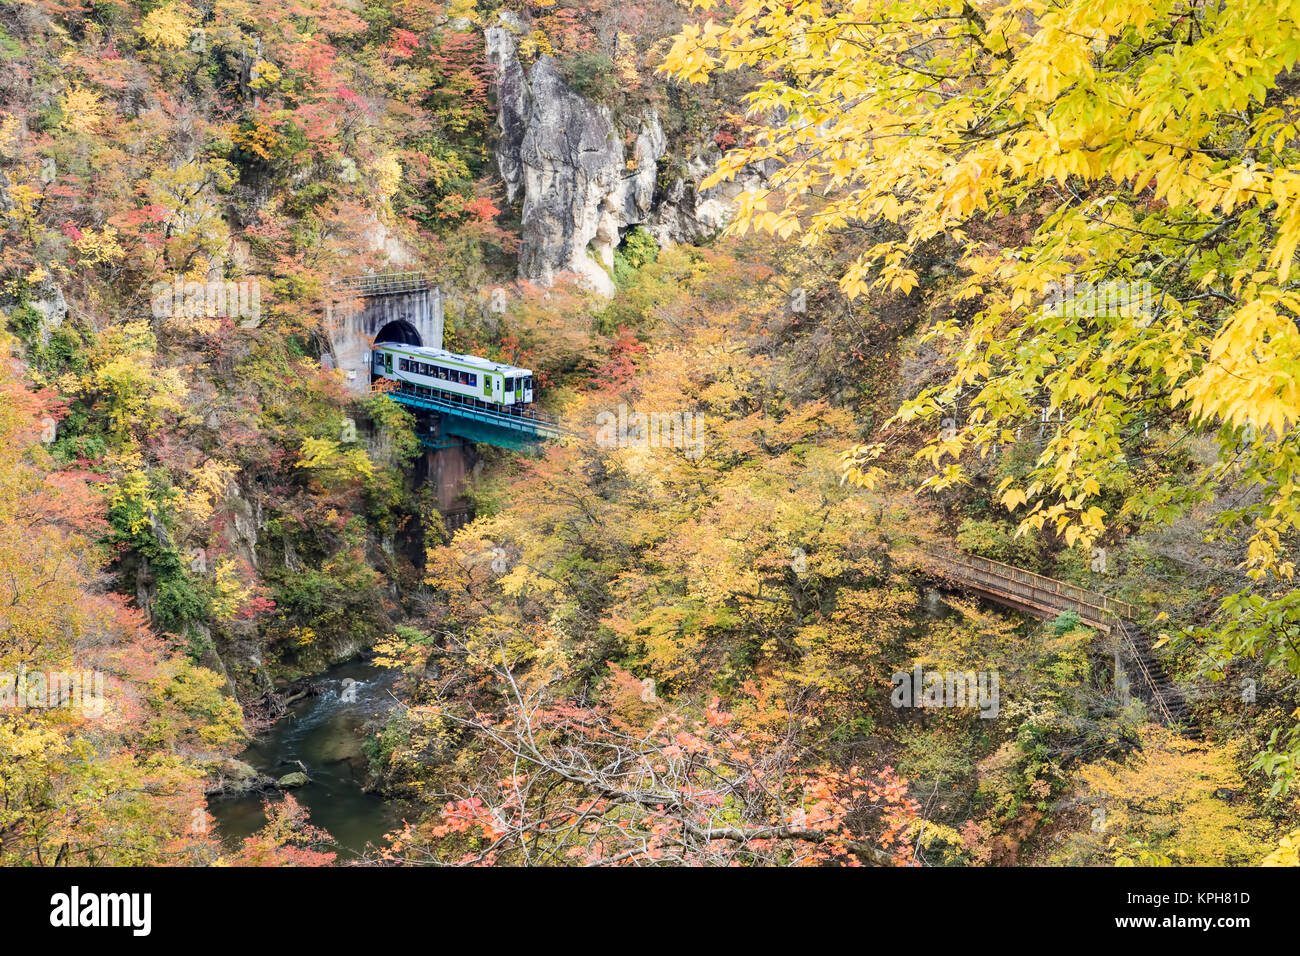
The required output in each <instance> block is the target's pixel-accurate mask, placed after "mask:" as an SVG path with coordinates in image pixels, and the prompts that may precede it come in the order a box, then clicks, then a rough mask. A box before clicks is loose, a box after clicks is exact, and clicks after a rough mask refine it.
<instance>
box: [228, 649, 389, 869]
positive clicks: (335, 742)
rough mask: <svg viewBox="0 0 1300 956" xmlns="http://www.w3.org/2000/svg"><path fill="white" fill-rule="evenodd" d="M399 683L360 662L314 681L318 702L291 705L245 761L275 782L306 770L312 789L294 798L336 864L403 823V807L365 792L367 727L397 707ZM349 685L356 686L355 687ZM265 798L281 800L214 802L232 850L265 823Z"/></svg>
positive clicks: (260, 796)
mask: <svg viewBox="0 0 1300 956" xmlns="http://www.w3.org/2000/svg"><path fill="white" fill-rule="evenodd" d="M394 677H395V672H394V671H392V670H389V669H385V668H379V667H375V666H374V665H372V664H366V663H363V662H360V661H351V662H348V663H345V664H340V665H338V666H336V667H333V668H331V669H330V670H328V671H326V672H325V673H324V674H323V675H321V676H320V677H319V678H318V679H317V681H316V683H317V684H318V686H319V687H320V689H321V692H320V693H319V694H318V695H316V696H313V697H308V698H305V699H304V700H300V701H298V702H297V703H295V704H293V705H291V706H290V708H289V713H288V714H287V715H286V716H285V717H283V718H281V719H280V720H279V721H277V722H276V723H275V724H274V725H273V726H272V727H271V728H270V729H269V730H268V731H267V732H266V733H264V734H262V735H260V736H259V737H257V739H256V740H255V741H254V742H253V743H252V744H251V745H250V746H249V747H248V749H247V750H245V751H244V753H242V754H240V759H241V760H244V761H246V762H247V763H249V764H251V765H252V766H253V767H254V768H256V769H257V770H258V771H260V772H261V773H264V774H266V775H268V776H270V777H272V778H276V779H278V778H280V777H283V776H284V775H285V774H288V773H293V772H294V771H297V770H302V769H304V768H305V769H306V773H307V775H308V776H309V777H310V778H311V782H310V783H308V784H307V785H305V786H302V787H297V788H295V789H293V790H291V791H289V792H291V793H292V794H293V795H294V798H295V799H296V800H297V801H298V802H299V803H301V804H302V805H303V806H304V807H306V808H307V809H308V811H310V814H311V823H312V825H313V826H318V827H321V828H323V829H325V830H326V831H328V832H329V834H330V836H332V837H333V838H334V841H335V844H336V846H334V847H333V849H334V850H335V851H336V852H337V853H338V858H339V862H344V861H346V860H349V859H356V858H357V857H358V856H360V855H361V854H362V853H363V852H364V851H365V850H366V849H367V847H370V848H374V847H379V846H382V845H383V844H384V840H383V837H384V834H385V833H388V832H389V831H391V830H393V829H395V828H397V827H398V826H400V825H401V823H402V816H403V811H404V810H405V809H406V807H404V806H403V805H402V804H401V803H399V802H397V801H391V800H385V799H384V798H383V797H381V796H379V795H377V794H374V793H366V792H365V791H364V790H362V786H363V785H364V783H365V779H366V758H365V755H364V754H363V753H362V750H361V745H362V742H363V740H364V735H365V728H364V725H365V723H366V722H367V721H369V720H371V719H372V718H373V717H375V716H378V715H380V714H382V713H383V712H384V711H385V710H387V709H388V708H390V707H392V706H394V704H395V702H394V700H393V698H392V696H391V694H390V691H391V688H392V684H393V679H394ZM349 680H351V681H355V683H353V684H351V686H350V687H349V686H348V685H347V682H348V681H349ZM299 762H301V764H302V766H299ZM267 797H270V799H272V800H280V799H282V794H281V793H280V792H279V791H267V792H263V793H252V794H247V795H244V796H238V797H213V798H212V799H211V800H210V801H209V810H210V811H211V813H212V815H213V817H214V818H215V819H216V823H217V828H218V831H219V832H220V833H221V836H222V839H223V841H224V842H225V843H226V844H227V845H228V846H231V847H234V846H235V845H237V843H238V841H240V840H242V839H243V838H244V837H246V836H249V835H250V834H252V833H253V832H254V831H255V830H257V829H258V827H260V826H261V825H262V824H263V823H264V822H265V820H266V817H265V814H264V813H263V811H262V804H263V801H264V800H265V799H266V798H267Z"/></svg>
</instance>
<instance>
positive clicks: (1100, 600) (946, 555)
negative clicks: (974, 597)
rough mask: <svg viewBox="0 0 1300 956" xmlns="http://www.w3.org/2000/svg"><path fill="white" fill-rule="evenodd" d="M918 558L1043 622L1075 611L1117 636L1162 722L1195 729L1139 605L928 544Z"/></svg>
mask: <svg viewBox="0 0 1300 956" xmlns="http://www.w3.org/2000/svg"><path fill="white" fill-rule="evenodd" d="M916 554H917V556H918V559H919V563H920V565H921V566H922V567H923V568H924V569H925V570H926V571H927V572H929V573H931V574H933V575H935V576H936V577H940V578H943V579H945V580H947V581H950V582H951V583H953V584H955V585H957V586H958V587H960V588H962V589H964V590H967V591H973V592H975V593H977V594H980V595H982V596H983V597H986V598H990V599H991V600H994V601H997V602H999V603H1001V604H1007V605H1010V606H1012V607H1014V608H1017V609H1019V610H1022V611H1025V612H1026V613H1029V614H1032V615H1033V616H1035V617H1037V618H1041V619H1043V620H1049V619H1051V618H1054V617H1056V616H1057V615H1058V614H1063V613H1065V612H1067V611H1073V612H1074V613H1075V614H1077V615H1078V616H1079V619H1080V620H1081V621H1083V622H1084V623H1085V624H1087V625H1088V626H1089V627H1092V628H1095V629H1096V630H1099V631H1101V632H1102V633H1105V634H1114V635H1116V636H1117V637H1119V639H1120V641H1121V642H1122V643H1123V645H1124V648H1125V650H1126V651H1127V656H1128V658H1129V662H1130V665H1131V667H1132V670H1133V671H1134V672H1135V676H1136V678H1137V680H1136V683H1137V685H1138V690H1139V693H1140V696H1141V697H1142V698H1143V699H1144V700H1145V701H1146V702H1147V704H1148V705H1149V706H1150V708H1151V710H1152V712H1153V713H1154V715H1155V716H1156V717H1157V719H1159V721H1160V722H1161V723H1163V724H1165V725H1166V726H1169V727H1179V726H1181V727H1183V728H1184V729H1189V730H1193V731H1194V729H1195V728H1194V727H1193V726H1192V724H1191V720H1190V712H1189V710H1188V707H1187V702H1186V700H1185V699H1184V698H1183V695H1182V693H1181V692H1180V691H1179V690H1178V687H1177V686H1176V685H1175V684H1174V682H1173V681H1172V680H1170V679H1169V676H1168V675H1167V674H1166V673H1165V671H1164V668H1163V667H1162V666H1161V665H1160V662H1159V661H1158V660H1157V659H1156V658H1155V656H1154V655H1153V654H1152V652H1151V644H1150V641H1149V640H1148V639H1147V637H1146V634H1145V633H1144V632H1143V630H1142V627H1141V625H1140V624H1139V623H1138V609H1137V608H1136V607H1135V606H1134V605H1132V604H1129V603H1127V602H1126V601H1119V600H1116V599H1115V598H1113V597H1109V596H1107V595H1105V594H1100V593H1098V592H1096V591H1089V590H1088V589H1087V588H1081V587H1079V586H1078V585H1075V584H1069V583H1067V582H1065V581H1057V580H1056V579H1055V578H1049V577H1045V576H1043V575H1041V574H1034V573H1033V572H1032V571H1026V570H1024V569H1023V568H1017V567H1014V566H1012V565H1010V564H1003V563H1002V562H1001V561H993V560H990V559H989V558H982V557H979V556H978V555H973V554H966V553H965V552H962V551H958V550H956V549H954V548H942V547H935V546H927V547H921V548H918V550H917V551H916Z"/></svg>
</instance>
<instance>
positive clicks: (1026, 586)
mask: <svg viewBox="0 0 1300 956" xmlns="http://www.w3.org/2000/svg"><path fill="white" fill-rule="evenodd" d="M920 553H921V554H922V556H923V560H926V562H927V563H928V564H930V565H931V566H932V567H934V568H935V570H937V571H939V572H940V573H946V574H947V575H948V576H955V577H957V578H958V579H959V580H961V581H962V582H963V583H966V584H977V585H980V586H981V587H983V588H984V589H986V590H988V591H991V592H995V593H996V594H998V595H999V596H1001V597H1005V598H1008V599H1010V600H1013V601H1017V602H1019V603H1022V604H1025V605H1027V606H1029V607H1030V608H1031V609H1033V610H1038V611H1042V612H1043V613H1047V614H1060V613H1061V612H1062V611H1074V612H1075V613H1076V614H1078V615H1079V617H1080V619H1082V620H1083V621H1084V622H1086V623H1087V624H1090V625H1091V626H1093V627H1096V628H1098V629H1099V630H1102V631H1105V632H1106V633H1107V634H1109V633H1110V632H1111V630H1112V629H1113V628H1114V627H1116V626H1117V625H1118V624H1119V623H1120V622H1121V621H1123V620H1126V619H1127V620H1130V621H1133V620H1137V617H1138V609H1137V608H1136V607H1134V606H1133V605H1132V604H1129V603H1127V602H1126V601H1118V600H1116V599H1115V598H1113V597H1108V596H1107V595H1105V594H1100V593H1098V592H1096V591H1089V590H1088V589H1087V588H1081V587H1079V586H1078V585H1075V584H1068V583H1066V582H1065V581H1057V580H1056V579H1055V578H1049V577H1045V576H1044V575H1041V574H1034V573H1033V572H1032V571H1026V570H1024V569H1023V568H1017V567H1015V566H1014V565H1010V564H1003V563H1002V562H1001V561H994V560H992V559H990V558H983V557H980V556H979V555H975V554H966V553H965V552H963V551H957V550H955V549H951V548H939V547H934V546H927V547H923V548H921V549H920Z"/></svg>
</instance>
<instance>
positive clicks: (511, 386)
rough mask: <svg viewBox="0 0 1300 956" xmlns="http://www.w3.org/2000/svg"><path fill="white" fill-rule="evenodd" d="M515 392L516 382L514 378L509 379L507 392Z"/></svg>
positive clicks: (507, 380)
mask: <svg viewBox="0 0 1300 956" xmlns="http://www.w3.org/2000/svg"><path fill="white" fill-rule="evenodd" d="M514 390H515V380H514V379H513V378H507V379H506V391H507V392H513V391H514Z"/></svg>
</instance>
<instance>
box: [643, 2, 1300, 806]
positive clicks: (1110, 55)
mask: <svg viewBox="0 0 1300 956" xmlns="http://www.w3.org/2000/svg"><path fill="white" fill-rule="evenodd" d="M697 6H699V7H702V8H703V9H705V10H706V11H713V9H714V4H713V3H712V2H709V0H704V2H702V3H699V4H697ZM706 17H707V18H706V19H704V20H703V21H702V22H700V23H698V24H696V25H692V26H689V27H687V28H686V29H685V30H684V31H683V32H682V33H681V34H680V35H679V36H678V38H677V39H676V41H675V44H674V48H673V51H672V53H671V54H670V55H669V57H668V59H667V60H666V62H665V69H666V71H667V72H669V73H670V74H671V75H673V76H675V77H676V78H678V79H680V80H683V81H688V82H694V83H698V82H705V81H707V80H708V79H709V78H710V76H711V75H713V74H714V73H715V72H718V71H726V70H734V69H739V68H752V69H757V70H761V71H763V73H764V74H765V76H766V77H767V82H765V83H764V84H763V85H762V86H761V87H760V88H758V89H757V90H756V91H755V92H754V93H752V94H751V95H750V96H749V97H748V100H747V103H746V105H747V107H748V109H749V114H750V116H751V117H752V119H753V122H752V125H751V128H750V129H749V130H748V131H747V134H746V140H745V142H744V143H743V144H742V145H740V146H739V147H738V148H736V149H734V150H732V151H730V152H729V153H728V154H727V155H726V157H725V158H724V159H723V160H722V161H721V163H720V165H719V168H718V170H717V171H716V173H715V175H714V176H713V177H712V179H711V180H710V181H711V182H717V181H720V180H723V179H727V178H731V177H734V176H735V175H736V174H737V173H738V172H739V171H741V170H742V169H744V168H746V167H747V166H749V165H751V164H756V163H763V164H765V165H766V168H768V169H769V170H771V171H772V175H771V176H770V178H769V180H768V182H767V185H766V187H765V188H764V189H762V190H759V191H751V192H749V193H747V194H745V195H744V196H742V199H741V208H740V214H739V216H738V218H737V220H736V222H735V224H734V227H733V228H734V231H736V232H744V231H745V230H746V229H749V228H758V229H763V230H768V231H771V232H773V233H775V234H777V235H779V236H782V237H789V238H794V237H797V238H798V240H799V241H800V242H801V243H804V244H806V245H808V246H818V245H821V244H824V243H825V242H827V241H828V240H829V239H830V237H832V236H834V235H837V234H840V233H842V232H844V231H845V230H854V231H856V232H858V233H859V234H864V235H867V236H868V237H869V238H868V241H867V243H866V245H865V248H864V249H863V251H862V253H861V255H860V257H859V258H858V259H857V260H856V261H855V262H853V263H852V264H850V265H849V266H848V268H847V269H846V270H845V271H844V273H843V276H842V279H841V288H842V289H843V291H844V292H845V293H846V294H847V295H849V296H861V295H864V294H867V293H869V292H870V291H871V290H873V289H903V290H906V289H908V288H911V287H914V286H916V285H917V283H918V281H919V275H918V268H919V264H920V263H921V261H922V260H923V258H924V255H925V250H927V249H928V248H930V247H932V245H933V243H934V242H937V241H946V242H950V243H952V244H953V245H954V246H955V248H956V249H957V251H958V253H959V254H960V256H961V262H962V266H963V269H964V272H963V275H962V277H961V278H960V280H959V281H958V282H957V284H956V285H955V287H954V288H953V289H952V290H951V291H950V293H949V295H950V298H951V299H953V300H954V301H957V302H962V301H965V302H968V303H969V304H970V306H971V308H970V309H969V310H967V311H969V312H971V313H972V315H971V317H970V318H969V319H965V318H960V317H954V318H952V319H950V320H946V321H943V322H941V323H939V324H938V325H937V326H936V327H935V328H934V329H933V335H934V336H935V337H936V338H937V340H939V341H941V342H943V343H946V348H947V354H948V356H949V359H950V361H951V363H952V372H951V375H950V377H949V378H948V380H947V381H946V382H945V383H943V384H942V385H940V386H938V387H934V388H928V389H925V390H923V391H922V392H921V393H920V394H919V395H917V396H916V397H915V398H913V399H912V400H910V401H908V402H906V403H905V404H904V405H903V406H902V408H901V409H900V411H899V413H898V415H897V417H896V418H895V420H894V425H895V427H901V426H903V425H905V424H906V423H907V422H909V421H915V420H918V419H921V420H926V421H929V422H930V423H931V426H932V431H931V432H930V440H929V441H928V442H927V445H926V447H925V448H924V450H923V451H922V452H921V455H922V456H923V457H924V458H925V459H926V460H928V461H929V462H930V464H931V465H932V467H933V472H932V474H931V476H930V477H929V478H928V479H927V480H926V481H925V482H924V486H925V487H927V488H930V489H934V490H942V489H945V488H951V487H954V486H957V485H959V484H960V483H962V482H963V481H965V480H966V479H967V476H968V475H969V471H970V469H971V467H972V462H973V461H976V460H978V459H979V457H980V456H983V455H986V454H988V453H990V452H991V451H993V450H994V449H995V448H996V447H998V446H1001V447H1003V448H1005V447H1006V446H1007V445H1010V444H1013V443H1014V442H1015V441H1016V437H1017V432H1018V430H1019V429H1020V428H1021V427H1023V426H1025V425H1027V424H1029V423H1030V422H1031V421H1032V420H1035V419H1037V418H1039V417H1040V415H1041V416H1042V417H1043V420H1047V421H1050V422H1051V428H1050V432H1049V435H1048V440H1047V441H1046V443H1045V447H1043V449H1042V451H1041V454H1040V455H1039V456H1038V458H1037V461H1036V462H1035V463H1034V465H1033V467H1032V468H1030V469H1029V470H1028V472H1027V473H1026V474H1025V475H1024V476H1023V478H1020V479H1017V478H1015V477H1011V476H1009V477H1008V478H1007V479H1006V480H1005V481H1004V482H1003V484H1002V486H1001V487H1000V488H999V489H998V493H999V495H1000V500H1001V501H1002V503H1003V504H1005V506H1006V507H1007V508H1008V509H1010V510H1012V511H1016V510H1019V514H1020V516H1021V517H1020V523H1021V529H1022V530H1025V531H1029V530H1042V531H1045V532H1048V533H1054V534H1060V535H1061V536H1063V538H1064V541H1065V543H1067V544H1070V545H1074V544H1078V545H1081V546H1089V545H1091V544H1093V543H1094V542H1096V541H1097V540H1099V538H1100V536H1102V535H1104V534H1107V533H1108V529H1113V528H1114V527H1115V526H1116V525H1123V524H1124V523H1125V522H1127V521H1131V520H1150V519H1153V520H1168V519H1169V518H1171V517H1173V516H1174V515H1176V514H1179V513H1182V512H1184V511H1185V510H1186V509H1188V508H1189V507H1191V506H1192V505H1194V504H1195V503H1197V502H1203V501H1206V500H1209V499H1211V498H1213V497H1214V496H1215V495H1216V494H1218V493H1219V492H1220V491H1222V490H1224V489H1226V488H1234V489H1236V490H1237V491H1238V492H1239V493H1240V496H1241V497H1239V498H1237V499H1235V500H1234V502H1233V503H1232V504H1231V505H1230V506H1228V507H1227V508H1226V509H1225V510H1223V511H1222V513H1221V514H1220V515H1219V516H1218V519H1217V522H1216V524H1215V525H1214V526H1212V527H1210V528H1207V529H1206V530H1207V532H1208V533H1211V534H1223V535H1228V536H1236V535H1237V534H1239V533H1240V530H1239V529H1242V528H1249V529H1250V530H1249V536H1248V539H1247V540H1246V542H1245V544H1246V547H1245V553H1244V554H1243V555H1242V558H1243V560H1244V561H1245V562H1246V567H1247V569H1248V570H1249V572H1250V575H1251V577H1252V578H1253V579H1254V582H1253V585H1252V586H1251V587H1249V588H1248V589H1247V590H1246V591H1244V592H1242V593H1240V594H1238V595H1237V596H1234V597H1231V598H1229V599H1227V600H1225V601H1224V603H1223V605H1222V608H1221V612H1220V619H1219V621H1218V622H1217V624H1216V627H1215V629H1214V630H1213V631H1210V632H1208V634H1207V635H1206V637H1205V639H1206V641H1207V642H1208V644H1209V647H1208V651H1209V665H1208V666H1209V667H1210V668H1211V669H1217V668H1219V667H1222V666H1223V665H1224V664H1225V663H1226V662H1227V661H1228V660H1230V659H1231V658H1233V657H1234V656H1239V655H1240V656H1247V657H1259V658H1262V659H1264V660H1265V661H1267V662H1268V663H1269V664H1270V665H1271V666H1273V667H1277V668H1282V669H1285V670H1288V671H1290V672H1291V673H1292V674H1295V673H1300V657H1298V656H1297V655H1296V651H1295V646H1296V645H1295V636H1296V634H1297V633H1298V632H1297V628H1300V615H1298V614H1297V608H1298V607H1300V605H1297V601H1296V596H1295V592H1294V591H1293V590H1292V589H1291V585H1290V582H1291V581H1292V578H1293V575H1294V571H1295V562H1294V549H1295V541H1296V534H1297V529H1298V526H1300V494H1298V493H1297V489H1296V485H1295V481H1294V475H1295V473H1296V471H1297V467H1298V466H1300V446H1298V444H1297V443H1298V442H1300V430H1297V429H1296V427H1295V425H1296V420H1297V417H1300V384H1297V383H1298V382H1300V375H1298V374H1297V373H1300V328H1298V327H1297V324H1296V316H1297V312H1298V311H1300V309H1298V307H1300V302H1298V301H1297V299H1296V294H1295V290H1294V283H1293V277H1292V269H1293V264H1294V258H1295V250H1296V247H1297V244H1298V243H1300V174H1298V173H1297V171H1296V169H1295V164H1296V159H1297V152H1296V148H1297V132H1298V131H1297V128H1296V125H1295V116H1294V114H1295V107H1296V93H1295V90H1294V88H1293V86H1294V84H1293V83H1292V82H1291V79H1290V77H1291V73H1292V72H1293V70H1294V67H1295V66H1296V64H1297V60H1298V59H1300V16H1297V13H1296V11H1295V10H1293V9H1291V8H1287V7H1279V6H1278V5H1276V4H1272V3H1263V2H1248V3H1241V4H1232V5H1222V4H1220V5H1214V4H1200V3H1162V4H1156V5H1154V6H1153V5H1150V4H1144V3H1136V2H1132V3H1130V2H1119V3H1111V4H1101V5H1099V4H1096V3H1092V2H1088V0H1075V2H1067V3H1064V4H1055V5H1053V4H1045V3H1041V2H1037V0H1009V2H981V3H975V4H971V3H950V2H946V0H943V2H933V0H903V2H885V3H877V2H868V0H862V2H849V3H846V4H841V5H837V6H833V7H827V6H826V5H824V4H821V3H817V2H797V3H793V4H785V3H779V4H778V3H771V2H767V0H742V2H740V3H738V4H735V5H734V6H732V7H727V8H719V9H718V10H716V11H715V12H710V13H708V14H706ZM1011 215H1016V216H1020V215H1028V217H1029V221H1031V222H1032V224H1033V228H1031V229H1030V231H1029V234H1028V235H1027V237H1026V238H1024V239H1023V240H1018V239H1017V238H1016V237H1015V236H1012V237H1011V238H1007V237H1006V236H1000V235H998V233H997V231H996V226H997V224H998V222H999V221H1000V219H1001V218H1002V217H1007V216H1011ZM1090 295H1091V296H1092V298H1088V296H1090ZM1098 295H1099V296H1100V301H1101V305H1100V306H1099V305H1098V304H1097V303H1098ZM959 397H960V398H961V400H962V402H963V403H964V406H965V408H967V409H968V411H967V412H966V413H965V414H964V415H963V418H962V421H961V422H959V423H954V424H953V425H952V426H951V427H934V426H938V425H939V424H940V423H941V420H942V419H943V417H944V416H945V414H951V413H950V412H945V409H952V408H954V407H955V406H956V404H957V401H958V398H959ZM1148 429H1150V430H1152V432H1153V433H1156V432H1157V431H1158V430H1162V429H1163V430H1165V431H1166V432H1167V433H1168V435H1169V436H1170V437H1169V439H1168V441H1167V442H1165V444H1166V446H1167V445H1168V444H1172V443H1174V442H1181V441H1184V440H1187V439H1188V438H1191V437H1194V436H1206V437H1208V438H1209V439H1211V440H1212V441H1213V442H1214V443H1215V444H1216V445H1217V459H1216V460H1215V461H1213V462H1211V463H1209V464H1206V465H1203V466H1201V467H1199V468H1198V469H1197V470H1196V472H1195V473H1194V474H1193V475H1191V476H1188V475H1187V474H1159V473H1158V472H1157V473H1156V474H1155V475H1154V478H1155V480H1154V481H1146V482H1142V483H1130V481H1129V476H1130V474H1131V473H1132V469H1133V468H1134V464H1133V462H1132V461H1131V460H1130V456H1131V455H1132V454H1133V453H1134V451H1135V449H1136V448H1137V447H1138V446H1139V445H1140V443H1141V442H1142V441H1143V440H1144V438H1145V436H1146V435H1147V433H1148ZM880 439H881V440H880V441H879V442H877V443H874V444H872V445H868V446H863V447H860V448H858V449H857V450H856V452H855V453H853V454H852V455H851V456H850V459H849V462H848V466H847V475H848V476H849V477H850V478H852V479H854V480H855V481H859V482H862V483H865V484H873V483H876V482H877V481H879V480H880V479H881V477H882V475H883V472H882V470H881V469H880V467H879V465H880V463H881V462H882V461H884V460H885V459H884V458H882V457H881V456H882V455H885V456H886V457H887V455H888V453H887V446H888V444H889V441H890V438H889V435H888V434H882V435H881V436H880ZM1112 492H1114V493H1117V494H1118V496H1119V497H1118V503H1117V504H1116V503H1112V502H1110V501H1109V499H1108V498H1107V495H1108V494H1109V493H1112ZM1297 759H1300V732H1298V731H1297V730H1296V729H1295V728H1292V729H1291V730H1289V731H1287V732H1285V733H1283V735H1282V736H1281V737H1280V738H1279V739H1278V740H1276V741H1275V747H1274V748H1271V750H1270V752H1269V753H1267V754H1265V755H1263V756H1262V757H1261V758H1260V760H1259V761H1258V766H1260V767H1262V768H1264V769H1266V770H1268V771H1269V772H1271V773H1272V774H1273V775H1274V776H1275V779H1276V781H1277V785H1278V788H1279V789H1281V788H1284V787H1285V786H1286V785H1287V784H1288V782H1289V781H1290V779H1291V777H1292V775H1293V773H1294V767H1295V764H1296V761H1297Z"/></svg>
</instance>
